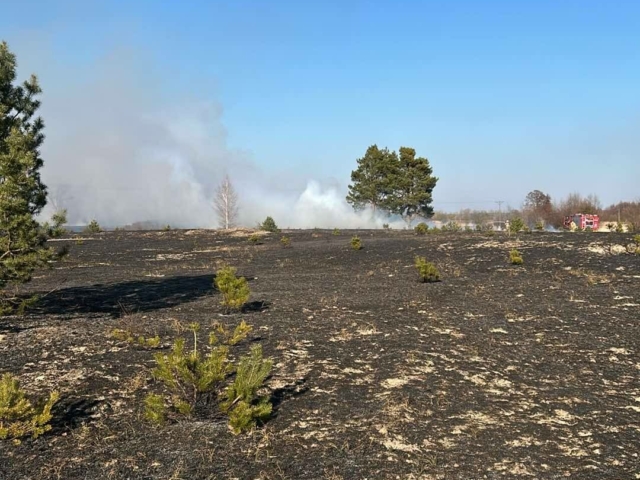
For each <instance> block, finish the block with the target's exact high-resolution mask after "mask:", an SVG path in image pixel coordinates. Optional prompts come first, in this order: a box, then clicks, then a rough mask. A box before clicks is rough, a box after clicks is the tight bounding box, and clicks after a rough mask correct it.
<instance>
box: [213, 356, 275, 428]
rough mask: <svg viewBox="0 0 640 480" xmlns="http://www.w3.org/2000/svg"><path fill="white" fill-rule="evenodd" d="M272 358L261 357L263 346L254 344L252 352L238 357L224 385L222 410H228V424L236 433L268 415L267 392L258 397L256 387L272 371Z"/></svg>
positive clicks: (258, 386) (269, 409)
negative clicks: (232, 373) (227, 383)
mask: <svg viewBox="0 0 640 480" xmlns="http://www.w3.org/2000/svg"><path fill="white" fill-rule="evenodd" d="M272 366H273V362H272V361H271V360H265V359H264V358H262V347H261V346H260V345H254V346H252V347H251V353H250V354H249V355H247V356H245V357H243V358H241V359H240V362H239V364H238V368H237V370H236V376H235V378H234V380H233V383H232V384H231V385H229V387H227V391H226V396H227V399H226V401H225V402H223V403H222V410H223V411H226V412H228V413H229V425H230V427H231V429H232V430H233V432H234V433H236V434H238V433H240V432H242V431H244V430H247V429H249V428H251V427H252V426H253V425H254V424H255V422H256V420H260V421H263V420H265V419H266V418H268V417H269V415H271V409H272V406H271V403H269V398H268V397H266V396H263V397H260V398H257V395H256V394H257V391H258V389H259V388H260V387H261V386H262V385H263V383H264V381H265V380H266V379H267V377H268V376H269V373H271V368H272Z"/></svg>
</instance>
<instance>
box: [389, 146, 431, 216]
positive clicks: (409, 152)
mask: <svg viewBox="0 0 640 480" xmlns="http://www.w3.org/2000/svg"><path fill="white" fill-rule="evenodd" d="M399 153H400V154H399V164H398V171H399V174H398V175H397V176H396V177H395V180H394V189H393V194H392V195H390V196H389V198H388V202H387V204H388V209H389V211H390V212H391V213H394V214H396V215H400V216H401V217H402V218H404V220H405V221H406V222H407V224H408V225H409V226H411V222H412V221H413V220H414V219H415V218H416V217H422V218H429V217H431V216H433V207H432V205H431V204H432V202H433V189H434V188H435V186H436V183H437V182H438V178H437V177H434V176H433V169H432V168H431V165H430V164H429V160H427V159H426V158H424V157H416V151H415V150H414V149H413V148H408V147H400V152H399Z"/></svg>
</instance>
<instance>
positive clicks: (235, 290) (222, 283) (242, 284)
mask: <svg viewBox="0 0 640 480" xmlns="http://www.w3.org/2000/svg"><path fill="white" fill-rule="evenodd" d="M215 285H216V287H217V288H218V290H219V291H220V293H222V302H221V303H222V306H224V307H226V308H227V309H229V310H240V309H241V308H242V306H243V305H244V304H245V303H247V300H249V295H250V294H251V292H250V290H249V284H248V283H247V279H246V278H244V277H237V276H236V269H235V268H233V267H230V266H226V267H223V268H221V269H220V270H218V273H217V274H216V278H215Z"/></svg>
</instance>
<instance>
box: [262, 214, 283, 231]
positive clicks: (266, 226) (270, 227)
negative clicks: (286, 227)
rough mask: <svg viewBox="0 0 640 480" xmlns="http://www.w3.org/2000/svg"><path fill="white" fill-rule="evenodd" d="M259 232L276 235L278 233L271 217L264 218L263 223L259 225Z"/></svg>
mask: <svg viewBox="0 0 640 480" xmlns="http://www.w3.org/2000/svg"><path fill="white" fill-rule="evenodd" d="M260 230H264V231H265V232H271V233H278V232H279V231H280V229H279V228H278V226H277V225H276V222H275V220H274V219H273V218H271V217H267V218H265V220H264V222H262V223H261V224H260Z"/></svg>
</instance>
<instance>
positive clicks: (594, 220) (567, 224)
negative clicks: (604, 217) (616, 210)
mask: <svg viewBox="0 0 640 480" xmlns="http://www.w3.org/2000/svg"><path fill="white" fill-rule="evenodd" d="M572 223H573V224H575V226H576V228H577V229H579V230H584V229H586V228H590V229H591V230H593V231H596V230H598V228H599V227H600V217H599V216H598V215H590V214H587V213H576V214H575V215H569V216H568V217H564V228H567V229H569V228H571V224H572Z"/></svg>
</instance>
